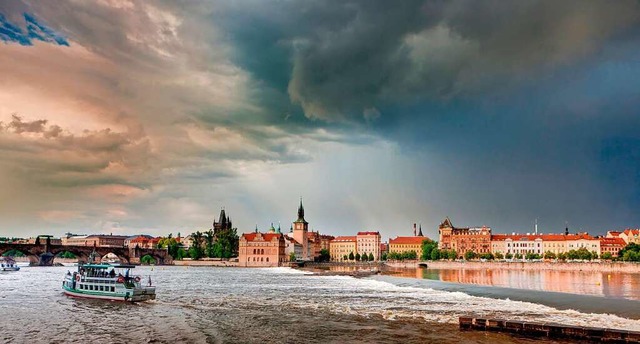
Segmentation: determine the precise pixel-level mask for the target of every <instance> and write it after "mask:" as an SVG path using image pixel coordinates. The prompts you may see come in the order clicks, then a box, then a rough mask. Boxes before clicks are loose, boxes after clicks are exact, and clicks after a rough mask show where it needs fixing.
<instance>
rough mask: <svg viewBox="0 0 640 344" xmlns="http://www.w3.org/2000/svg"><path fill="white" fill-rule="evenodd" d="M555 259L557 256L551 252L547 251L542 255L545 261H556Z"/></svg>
mask: <svg viewBox="0 0 640 344" xmlns="http://www.w3.org/2000/svg"><path fill="white" fill-rule="evenodd" d="M557 257H558V256H557V255H556V254H555V253H553V252H551V251H547V252H545V253H544V258H545V259H556V258H557Z"/></svg>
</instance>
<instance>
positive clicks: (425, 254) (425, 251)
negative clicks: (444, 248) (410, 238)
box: [420, 240, 438, 260]
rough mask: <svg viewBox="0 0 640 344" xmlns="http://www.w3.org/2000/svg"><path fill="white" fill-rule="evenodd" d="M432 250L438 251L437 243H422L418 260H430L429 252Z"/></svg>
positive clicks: (429, 241)
mask: <svg viewBox="0 0 640 344" xmlns="http://www.w3.org/2000/svg"><path fill="white" fill-rule="evenodd" d="M434 249H438V243H437V242H435V241H431V240H424V241H422V254H421V256H420V259H422V260H429V259H431V251H433V250H434Z"/></svg>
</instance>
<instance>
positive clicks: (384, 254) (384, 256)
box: [381, 252, 387, 261]
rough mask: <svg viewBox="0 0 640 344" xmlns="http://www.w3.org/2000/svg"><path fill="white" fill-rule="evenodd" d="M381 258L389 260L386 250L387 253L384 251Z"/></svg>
mask: <svg viewBox="0 0 640 344" xmlns="http://www.w3.org/2000/svg"><path fill="white" fill-rule="evenodd" d="M381 258H382V260H385V261H386V260H387V253H386V252H385V253H383V254H382V257H381Z"/></svg>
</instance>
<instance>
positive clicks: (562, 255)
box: [558, 252, 567, 261]
mask: <svg viewBox="0 0 640 344" xmlns="http://www.w3.org/2000/svg"><path fill="white" fill-rule="evenodd" d="M558 259H559V260H563V261H564V260H567V253H566V252H560V253H558Z"/></svg>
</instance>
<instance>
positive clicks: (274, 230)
mask: <svg viewBox="0 0 640 344" xmlns="http://www.w3.org/2000/svg"><path fill="white" fill-rule="evenodd" d="M269 232H271V233H275V232H276V229H275V227H273V222H271V228H269Z"/></svg>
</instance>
